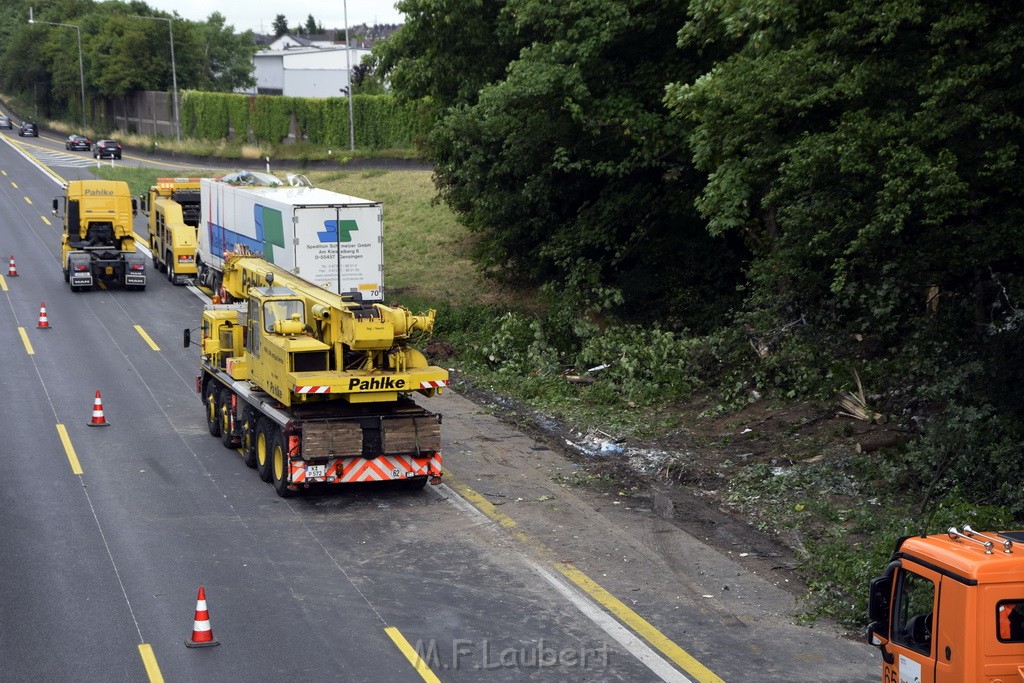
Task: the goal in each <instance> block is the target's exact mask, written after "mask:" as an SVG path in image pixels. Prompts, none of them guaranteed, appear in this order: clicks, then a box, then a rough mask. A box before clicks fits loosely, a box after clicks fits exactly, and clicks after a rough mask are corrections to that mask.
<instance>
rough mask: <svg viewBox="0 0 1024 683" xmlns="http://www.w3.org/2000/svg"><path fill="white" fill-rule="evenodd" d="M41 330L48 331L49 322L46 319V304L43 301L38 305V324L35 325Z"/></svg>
mask: <svg viewBox="0 0 1024 683" xmlns="http://www.w3.org/2000/svg"><path fill="white" fill-rule="evenodd" d="M36 327H38V328H39V329H41V330H48V329H50V321H49V320H47V319H46V302H45V301H43V302H42V303H40V304H39V324H38V325H36Z"/></svg>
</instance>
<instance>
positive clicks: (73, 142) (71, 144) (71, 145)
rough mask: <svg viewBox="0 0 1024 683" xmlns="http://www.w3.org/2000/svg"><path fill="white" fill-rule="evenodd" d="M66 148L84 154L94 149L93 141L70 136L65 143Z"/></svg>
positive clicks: (83, 137) (79, 136)
mask: <svg viewBox="0 0 1024 683" xmlns="http://www.w3.org/2000/svg"><path fill="white" fill-rule="evenodd" d="M64 148H65V149H78V150H82V151H83V152H88V151H89V150H90V149H92V140H90V139H89V138H87V137H85V136H84V135H69V136H68V139H67V140H65V141H64Z"/></svg>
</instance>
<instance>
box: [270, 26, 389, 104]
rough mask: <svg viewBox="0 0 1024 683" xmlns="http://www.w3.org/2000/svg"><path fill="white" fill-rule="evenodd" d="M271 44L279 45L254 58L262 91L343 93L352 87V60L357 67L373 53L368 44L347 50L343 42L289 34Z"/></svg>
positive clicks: (305, 94)
mask: <svg viewBox="0 0 1024 683" xmlns="http://www.w3.org/2000/svg"><path fill="white" fill-rule="evenodd" d="M303 43H306V44H305V45H303ZM271 47H272V48H277V49H270V50H260V51H259V52H257V53H256V54H255V55H253V58H252V60H253V64H254V65H255V71H254V72H253V75H254V76H255V77H256V93H257V94H259V95H286V96H288V97H342V96H343V91H344V92H347V90H348V87H349V71H348V69H349V60H351V65H352V67H353V68H355V67H356V66H358V65H359V62H360V60H362V58H363V57H364V56H365V55H368V54H370V50H369V49H366V48H358V47H353V48H352V49H351V50H346V48H345V45H344V44H334V43H329V44H327V45H317V44H313V43H310V41H308V40H305V39H304V38H293V37H292V36H289V35H284V36H281V37H280V38H278V39H277V40H276V41H274V43H273V44H272V45H271ZM349 52H351V54H348V53H349Z"/></svg>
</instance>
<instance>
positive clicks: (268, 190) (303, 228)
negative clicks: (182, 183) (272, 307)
mask: <svg viewBox="0 0 1024 683" xmlns="http://www.w3.org/2000/svg"><path fill="white" fill-rule="evenodd" d="M289 181H290V182H292V183H296V181H294V180H293V179H292V178H289ZM200 202H201V208H202V219H201V221H200V224H199V240H198V241H199V248H198V251H197V255H196V256H197V279H198V282H199V284H203V285H206V286H207V287H210V288H211V289H212V290H213V291H214V292H215V293H216V292H217V291H218V290H219V289H220V282H221V270H222V268H223V263H224V254H225V253H228V252H242V253H251V254H254V255H257V256H261V257H262V258H264V259H265V260H267V261H269V262H271V263H274V264H276V265H278V266H280V267H281V268H284V269H285V270H288V271H289V272H291V273H294V274H295V275H298V276H299V277H301V278H302V279H303V280H306V281H307V282H311V283H312V284H314V285H317V286H318V287H323V288H324V289H328V290H330V291H332V292H335V293H336V294H349V293H358V294H360V295H361V297H362V299H363V300H364V301H380V300H382V299H383V298H384V287H383V279H384V209H383V206H382V205H381V203H380V202H374V201H371V200H369V199H360V198H358V197H352V196H350V195H346V194H341V193H339V192H332V191H330V190H324V189H320V188H315V187H310V186H309V185H308V184H305V183H304V182H301V181H300V182H297V183H296V184H286V183H284V182H282V181H281V180H280V179H278V178H277V177H275V176H273V175H270V174H266V173H256V172H250V171H244V172H240V173H236V174H232V175H229V176H223V177H221V178H216V179H210V178H203V179H201V180H200Z"/></svg>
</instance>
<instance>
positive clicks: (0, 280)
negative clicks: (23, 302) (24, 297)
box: [0, 275, 7, 292]
mask: <svg viewBox="0 0 1024 683" xmlns="http://www.w3.org/2000/svg"><path fill="white" fill-rule="evenodd" d="M0 289H2V290H4V291H5V292H6V291H7V280H5V279H4V276H3V275H0Z"/></svg>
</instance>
